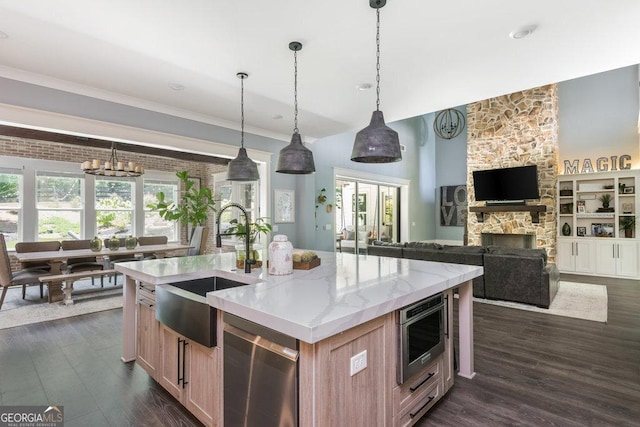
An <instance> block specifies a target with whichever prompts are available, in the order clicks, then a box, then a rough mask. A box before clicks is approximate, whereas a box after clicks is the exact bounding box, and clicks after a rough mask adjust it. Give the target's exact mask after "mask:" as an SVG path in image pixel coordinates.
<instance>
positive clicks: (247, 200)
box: [214, 174, 260, 242]
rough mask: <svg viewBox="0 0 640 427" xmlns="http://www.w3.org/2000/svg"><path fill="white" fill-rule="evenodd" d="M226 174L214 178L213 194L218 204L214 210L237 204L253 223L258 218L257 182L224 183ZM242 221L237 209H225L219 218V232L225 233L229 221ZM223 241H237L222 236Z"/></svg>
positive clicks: (233, 237) (232, 237) (230, 237)
mask: <svg viewBox="0 0 640 427" xmlns="http://www.w3.org/2000/svg"><path fill="white" fill-rule="evenodd" d="M225 175H226V174H218V175H217V176H216V177H215V191H214V192H215V194H216V197H217V198H219V200H220V202H219V203H218V204H217V205H216V209H217V210H218V212H220V209H221V208H222V207H224V206H226V205H227V204H229V203H232V202H233V203H238V204H240V205H242V207H244V208H245V209H246V211H247V213H248V214H249V217H250V219H251V221H252V222H253V221H255V219H256V218H259V217H260V209H259V208H258V207H259V205H260V200H259V198H260V197H259V182H256V181H254V182H233V181H226V176H225ZM234 219H235V220H237V221H244V218H242V212H241V211H240V210H239V209H234V208H231V209H227V210H225V211H224V212H223V213H222V215H221V216H220V231H221V232H222V233H224V232H225V230H226V229H227V228H229V226H230V222H231V220H234ZM222 238H223V240H226V241H227V242H234V241H235V240H238V238H236V236H223V237H222Z"/></svg>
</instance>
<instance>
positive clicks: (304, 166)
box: [276, 42, 316, 175]
mask: <svg viewBox="0 0 640 427" xmlns="http://www.w3.org/2000/svg"><path fill="white" fill-rule="evenodd" d="M289 49H291V50H292V51H293V66H294V84H293V87H294V92H293V93H294V97H293V98H294V116H295V118H294V127H293V135H292V136H291V142H290V143H289V145H287V146H286V147H284V148H283V149H282V150H280V154H279V155H278V167H277V168H276V172H280V173H290V174H298V175H302V174H310V173H313V172H315V171H316V165H315V163H314V162H313V153H312V152H311V150H309V149H308V148H307V147H305V146H304V145H303V144H302V138H301V137H300V133H298V51H299V50H301V49H302V43H300V42H291V43H289Z"/></svg>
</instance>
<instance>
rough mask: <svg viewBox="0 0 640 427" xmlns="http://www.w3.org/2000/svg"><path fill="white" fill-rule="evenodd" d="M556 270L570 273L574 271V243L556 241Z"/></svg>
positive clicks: (570, 241)
mask: <svg viewBox="0 0 640 427" xmlns="http://www.w3.org/2000/svg"><path fill="white" fill-rule="evenodd" d="M556 262H557V266H558V270H560V271H567V272H572V271H575V270H576V259H575V257H574V241H573V240H560V239H558V253H557V256H556Z"/></svg>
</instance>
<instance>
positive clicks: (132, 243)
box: [124, 235, 138, 249]
mask: <svg viewBox="0 0 640 427" xmlns="http://www.w3.org/2000/svg"><path fill="white" fill-rule="evenodd" d="M137 244H138V239H137V238H136V237H133V236H132V235H129V237H127V238H126V239H125V241H124V247H125V248H127V249H134V248H135V247H136V245H137Z"/></svg>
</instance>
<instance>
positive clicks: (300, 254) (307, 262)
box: [293, 249, 320, 270]
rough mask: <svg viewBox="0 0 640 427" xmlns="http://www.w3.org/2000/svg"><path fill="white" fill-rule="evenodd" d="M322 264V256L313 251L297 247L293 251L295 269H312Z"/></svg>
mask: <svg viewBox="0 0 640 427" xmlns="http://www.w3.org/2000/svg"><path fill="white" fill-rule="evenodd" d="M319 265H320V258H318V255H317V254H316V253H315V252H313V251H303V250H300V249H296V250H294V251H293V269H294V270H311V269H312V268H315V267H317V266H319Z"/></svg>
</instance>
